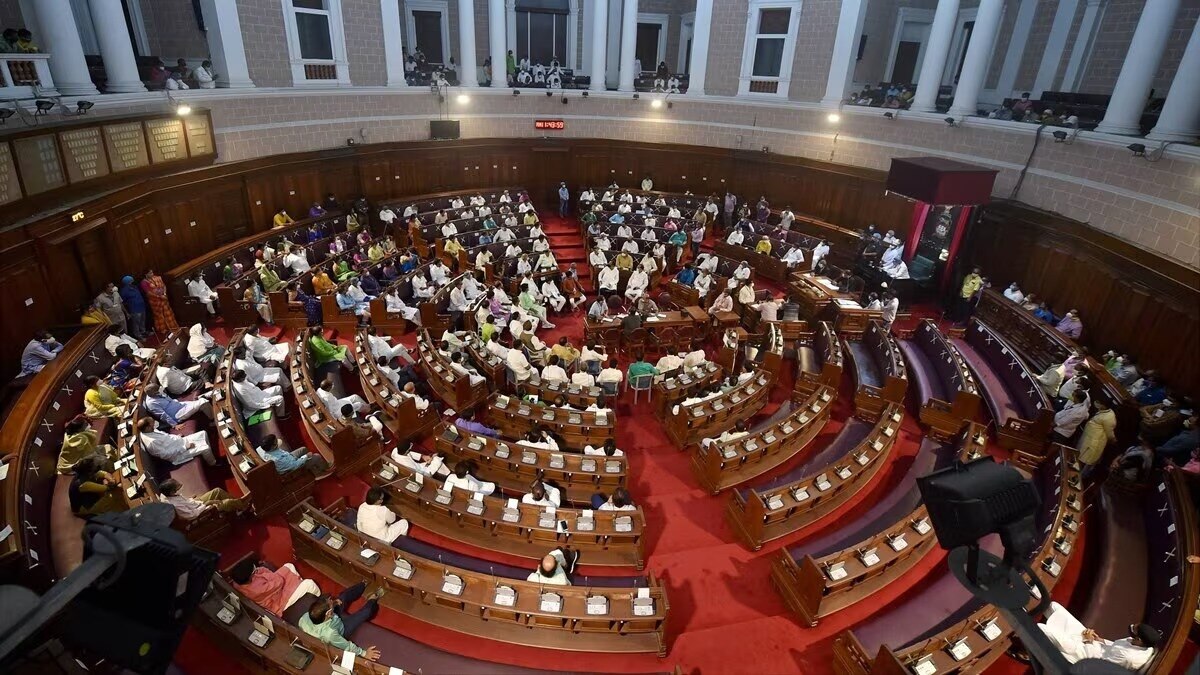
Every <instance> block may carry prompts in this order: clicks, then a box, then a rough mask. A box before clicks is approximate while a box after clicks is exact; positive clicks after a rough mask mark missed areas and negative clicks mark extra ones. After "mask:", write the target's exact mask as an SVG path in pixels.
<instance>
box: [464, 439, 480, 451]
mask: <svg viewBox="0 0 1200 675" xmlns="http://www.w3.org/2000/svg"><path fill="white" fill-rule="evenodd" d="M467 447H468V448H470V449H472V450H479V449H481V448H483V441H481V440H479V438H477V437H474V436H472V437H471V440H469V441H467Z"/></svg>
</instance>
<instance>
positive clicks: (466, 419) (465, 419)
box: [454, 349, 520, 438]
mask: <svg viewBox="0 0 1200 675" xmlns="http://www.w3.org/2000/svg"><path fill="white" fill-rule="evenodd" d="M514 351H515V352H519V351H520V350H517V349H513V350H509V353H512V352H514ZM454 426H456V427H458V428H459V429H466V430H467V431H469V432H471V433H473V434H479V435H480V436H487V437H488V438H499V437H500V432H499V431H497V430H496V429H493V428H492V427H489V426H487V425H486V424H484V423H483V422H479V421H476V419H475V411H474V410H471V409H467V410H464V411H462V413H461V414H460V415H459V416H458V419H456V420H454Z"/></svg>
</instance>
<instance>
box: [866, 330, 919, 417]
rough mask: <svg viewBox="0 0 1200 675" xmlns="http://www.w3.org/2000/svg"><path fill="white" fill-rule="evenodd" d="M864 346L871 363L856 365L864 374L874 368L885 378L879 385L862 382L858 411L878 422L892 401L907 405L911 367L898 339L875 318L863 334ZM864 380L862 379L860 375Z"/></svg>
mask: <svg viewBox="0 0 1200 675" xmlns="http://www.w3.org/2000/svg"><path fill="white" fill-rule="evenodd" d="M862 345H863V346H864V347H865V348H866V349H865V354H861V355H863V356H865V357H867V358H869V359H870V360H871V361H872V362H873V363H871V364H855V368H856V369H857V370H858V372H859V373H860V374H862V373H863V372H866V371H869V370H871V369H874V370H875V371H876V372H878V374H879V375H880V377H881V380H882V381H881V382H880V383H879V385H874V384H869V383H864V382H861V381H860V382H859V383H858V390H857V391H856V392H855V393H854V410H855V414H857V415H858V416H859V417H862V418H863V419H865V420H868V421H872V422H873V421H875V420H876V419H878V418H879V415H880V414H882V412H883V409H884V408H886V407H887V406H888V405H890V404H894V403H898V404H901V405H903V403H904V394H905V392H906V391H908V367H907V366H906V365H905V363H904V355H903V354H901V353H900V346H899V345H897V344H896V339H895V338H894V337H892V334H891V333H890V332H889V331H888V330H886V329H885V328H884V327H883V324H881V323H880V322H878V321H874V320H873V321H871V322H870V324H869V325H868V327H867V330H866V332H865V333H863V336H862ZM860 379H861V378H860Z"/></svg>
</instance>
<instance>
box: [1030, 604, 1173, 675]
mask: <svg viewBox="0 0 1200 675" xmlns="http://www.w3.org/2000/svg"><path fill="white" fill-rule="evenodd" d="M1038 628H1041V629H1042V632H1043V633H1045V634H1046V637H1048V638H1050V641H1051V642H1053V643H1054V646H1055V647H1057V648H1058V650H1059V651H1060V652H1062V655H1063V657H1064V658H1066V660H1067V662H1068V663H1072V664H1073V663H1077V662H1079V661H1082V660H1084V659H1100V660H1102V661H1108V662H1109V663H1115V664H1117V665H1118V666H1121V667H1123V668H1128V669H1129V670H1132V671H1135V672H1139V671H1141V669H1142V668H1144V667H1145V666H1146V664H1148V663H1150V660H1151V659H1153V658H1154V653H1155V650H1154V648H1155V647H1156V646H1158V643H1159V642H1160V641H1161V640H1162V633H1160V632H1159V631H1158V629H1157V628H1154V627H1153V626H1150V625H1149V624H1144V623H1138V624H1130V626H1129V637H1125V638H1121V639H1120V640H1105V639H1104V638H1102V637H1100V636H1099V635H1097V634H1096V631H1094V630H1092V629H1090V628H1086V627H1084V625H1083V624H1082V623H1080V622H1079V619H1076V618H1075V617H1074V616H1072V615H1071V613H1070V612H1068V611H1067V610H1066V608H1065V607H1063V606H1062V605H1060V604H1058V603H1057V602H1051V603H1050V609H1048V610H1046V621H1045V622H1044V623H1039V624H1038Z"/></svg>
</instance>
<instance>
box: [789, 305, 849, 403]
mask: <svg viewBox="0 0 1200 675" xmlns="http://www.w3.org/2000/svg"><path fill="white" fill-rule="evenodd" d="M844 360H845V357H844V356H843V353H842V342H841V340H838V336H837V333H835V332H833V325H832V324H830V323H829V322H828V321H818V322H817V323H816V324H815V325H814V327H813V331H812V332H811V333H808V334H807V335H805V336H802V337H801V338H800V341H799V343H798V344H797V345H796V364H797V366H798V368H799V370H798V371H797V373H796V392H797V393H799V394H801V395H803V396H807V395H809V394H811V393H812V392H814V391H816V390H817V388H819V387H822V386H826V387H833V388H834V389H835V390H836V389H838V387H840V386H841V384H842V368H843V362H844Z"/></svg>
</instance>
